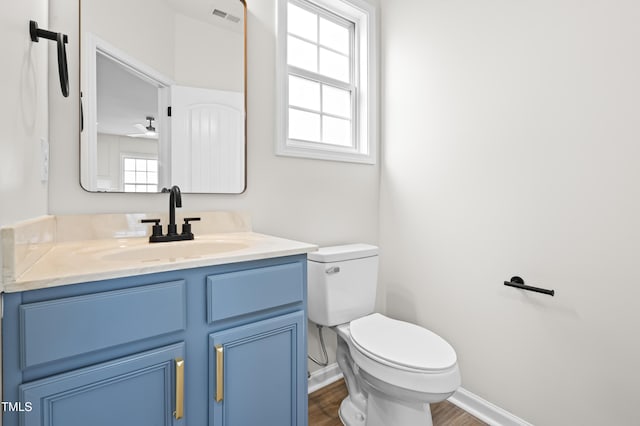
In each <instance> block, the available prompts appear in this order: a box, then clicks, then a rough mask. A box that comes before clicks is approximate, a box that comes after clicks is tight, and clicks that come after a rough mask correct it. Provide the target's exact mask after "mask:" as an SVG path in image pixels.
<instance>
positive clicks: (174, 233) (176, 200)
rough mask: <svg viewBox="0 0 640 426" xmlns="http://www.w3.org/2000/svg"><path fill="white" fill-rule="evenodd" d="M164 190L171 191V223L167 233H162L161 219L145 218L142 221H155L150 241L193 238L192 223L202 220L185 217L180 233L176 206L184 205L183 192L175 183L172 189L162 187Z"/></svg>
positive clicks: (159, 241)
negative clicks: (179, 232)
mask: <svg viewBox="0 0 640 426" xmlns="http://www.w3.org/2000/svg"><path fill="white" fill-rule="evenodd" d="M162 192H169V225H167V235H162V225H160V219H143V220H141V222H142V223H153V224H154V225H153V227H152V233H151V236H150V237H149V242H150V243H165V242H168V241H183V240H193V238H194V236H193V232H191V224H190V223H189V222H194V221H197V220H200V218H199V217H185V218H184V224H183V225H182V233H181V234H178V226H177V225H176V207H178V208H180V207H182V194H181V193H180V188H179V187H178V185H173V186H172V187H171V189H167V188H162Z"/></svg>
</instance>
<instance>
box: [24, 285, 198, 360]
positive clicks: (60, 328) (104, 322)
mask: <svg viewBox="0 0 640 426" xmlns="http://www.w3.org/2000/svg"><path fill="white" fill-rule="evenodd" d="M185 291H186V290H185V282H184V281H183V280H180V281H171V282H166V283H162V284H155V285H148V286H142V287H134V288H129V289H125V290H116V291H107V292H103V293H96V294H90V295H86V296H77V297H68V298H64V299H57V300H50V301H45V302H38V303H29V304H24V305H21V306H20V308H19V312H20V364H21V367H22V368H23V369H24V368H27V367H32V366H34V365H38V364H43V363H46V362H50V361H55V360H60V359H64V358H68V357H71V356H75V355H80V354H84V353H88V352H92V351H96V350H100V349H105V348H108V347H111V346H115V345H120V344H123V343H129V342H133V341H137V340H142V339H146V338H149V337H154V336H159V335H162V334H166V333H171V332H175V331H180V330H184V329H185V327H186V294H185Z"/></svg>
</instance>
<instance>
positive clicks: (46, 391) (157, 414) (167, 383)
mask: <svg viewBox="0 0 640 426" xmlns="http://www.w3.org/2000/svg"><path fill="white" fill-rule="evenodd" d="M180 359H182V360H183V359H184V344H183V343H178V344H175V345H171V346H165V347H163V348H159V349H156V350H153V351H148V352H144V353H141V354H137V355H133V356H130V357H126V358H121V359H117V360H114V361H110V362H106V363H103V364H99V365H96V366H91V367H87V368H83V369H80V370H75V371H71V372H68V373H64V374H59V375H56V376H52V377H48V378H46V379H41V380H38V381H34V382H31V383H25V384H23V385H21V386H20V389H19V391H20V399H21V401H25V402H31V404H32V407H33V408H32V410H31V411H30V412H23V413H21V422H20V424H21V425H24V426H87V425H91V426H113V425H118V426H170V425H172V426H173V425H175V426H177V425H184V424H185V422H184V421H183V420H176V418H175V417H174V410H175V409H176V407H175V405H176V404H179V403H180V402H181V401H180V398H181V397H182V388H181V386H182V385H183V383H182V380H180V376H181V373H182V371H181V369H182V368H184V364H182V366H180V364H179V361H178V360H180ZM176 383H177V384H178V388H176ZM176 394H177V396H178V398H176Z"/></svg>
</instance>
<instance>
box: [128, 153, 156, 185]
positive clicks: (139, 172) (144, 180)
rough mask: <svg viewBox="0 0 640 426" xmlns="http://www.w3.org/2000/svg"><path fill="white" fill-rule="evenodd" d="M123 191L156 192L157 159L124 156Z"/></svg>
mask: <svg viewBox="0 0 640 426" xmlns="http://www.w3.org/2000/svg"><path fill="white" fill-rule="evenodd" d="M123 163H124V170H123V187H124V192H158V172H157V170H158V160H154V159H146V158H131V157H129V158H124V162H123Z"/></svg>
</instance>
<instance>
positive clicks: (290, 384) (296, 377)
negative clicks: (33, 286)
mask: <svg viewBox="0 0 640 426" xmlns="http://www.w3.org/2000/svg"><path fill="white" fill-rule="evenodd" d="M306 316H307V315H306V256H305V255H293V256H286V257H280V258H270V259H261V260H254V261H247V262H240V263H232V264H225V265H217V266H208V267H200V268H191V269H182V270H175V271H167V272H160V273H153V274H144V275H137V276H129V277H125V278H117V279H109V280H103V281H94V282H87V283H81V284H73V285H65V286H59V287H52V288H45V289H38V290H32V291H24V292H20V293H8V294H5V295H4V318H3V322H2V345H3V359H2V367H3V376H2V380H3V383H2V386H3V401H9V402H14V403H20V406H19V408H20V409H22V410H21V411H20V410H5V411H4V412H3V413H2V420H3V425H4V426H19V425H20V426H76V425H83V426H86V425H92V426H96V425H97V426H107V425H118V426H147V425H148V426H186V425H190V426H207V425H209V426H222V425H235V426H239V425H243V426H244V425H254V424H260V425H265V426H271V425H273V426H306V425H307V375H306V345H307V343H306V320H305V319H306ZM217 346H220V348H221V354H220V355H217V352H216V347H217ZM216 357H218V358H216ZM222 358H224V359H222ZM218 359H219V362H220V368H221V371H222V372H223V376H220V378H221V379H222V381H221V382H220V383H221V385H222V386H223V392H224V395H225V396H224V397H222V398H221V400H220V401H216V400H215V399H216V396H217V395H216V393H215V387H216V384H217V382H219V381H218V376H217V375H216V368H217V366H218V365H217V364H216V361H217V360H218ZM181 411H182V413H181V414H182V415H180V412H181Z"/></svg>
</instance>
